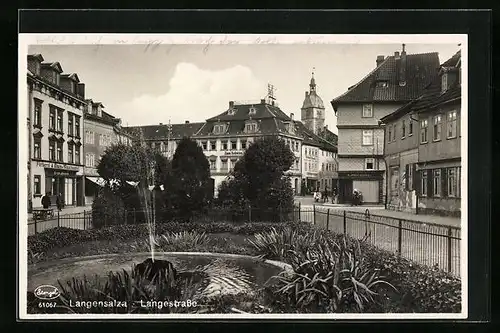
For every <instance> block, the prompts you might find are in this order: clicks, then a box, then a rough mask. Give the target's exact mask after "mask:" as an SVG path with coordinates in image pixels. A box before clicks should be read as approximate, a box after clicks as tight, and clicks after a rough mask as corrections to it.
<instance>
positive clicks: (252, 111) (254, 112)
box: [248, 106, 257, 115]
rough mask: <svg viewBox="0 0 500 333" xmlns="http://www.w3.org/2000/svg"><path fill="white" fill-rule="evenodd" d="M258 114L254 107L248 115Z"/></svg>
mask: <svg viewBox="0 0 500 333" xmlns="http://www.w3.org/2000/svg"><path fill="white" fill-rule="evenodd" d="M256 113H257V109H256V108H254V107H253V106H252V107H251V108H250V109H249V110H248V114H249V115H253V114H256Z"/></svg>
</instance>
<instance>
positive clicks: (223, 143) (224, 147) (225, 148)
mask: <svg viewBox="0 0 500 333" xmlns="http://www.w3.org/2000/svg"><path fill="white" fill-rule="evenodd" d="M222 150H227V141H222Z"/></svg>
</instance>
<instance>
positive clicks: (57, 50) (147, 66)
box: [28, 43, 459, 133]
mask: <svg viewBox="0 0 500 333" xmlns="http://www.w3.org/2000/svg"><path fill="white" fill-rule="evenodd" d="M458 50H459V46H458V45H457V44H455V43H453V44H451V43H450V44H427V45H426V44H406V52H407V53H408V54H414V53H424V52H439V60H440V62H441V63H442V62H444V61H446V60H447V59H448V58H450V57H451V56H452V55H453V54H455V53H456V52H457V51H458ZM395 51H401V45H400V44H312V45H308V44H302V45H297V44H296V45H293V44H291V45H279V44H272V45H255V44H253V45H248V44H246V45H245V44H244V45H241V44H240V45H210V46H209V47H207V46H204V45H181V44H175V45H173V44H171V45H155V46H154V47H152V46H149V47H148V46H147V45H30V46H29V48H28V52H29V53H30V54H32V53H40V54H42V56H43V57H44V59H45V61H47V62H53V61H58V62H59V63H60V64H61V66H62V68H63V72H64V73H77V74H78V76H79V78H80V81H81V82H83V83H85V95H86V98H91V99H92V100H94V101H99V102H102V103H103V105H104V106H105V109H104V110H105V111H106V112H108V113H110V114H112V115H113V116H115V117H119V118H121V119H122V124H123V125H124V126H138V125H154V124H159V123H163V124H167V123H168V122H169V121H170V122H171V123H183V122H185V121H186V120H188V121H190V122H203V121H204V120H205V119H208V118H210V117H213V116H215V115H217V114H220V113H222V112H224V111H226V110H227V108H228V103H229V101H252V102H253V101H259V100H260V99H262V98H264V97H265V96H266V94H267V85H268V84H272V85H273V86H274V87H275V97H276V102H277V103H278V105H279V107H280V108H281V109H282V110H283V111H284V112H285V113H286V114H290V113H294V115H295V119H300V108H301V106H302V103H303V101H304V94H305V91H307V90H309V82H310V79H311V73H312V71H313V70H314V77H315V80H316V84H317V93H318V95H319V96H320V97H321V98H322V99H323V102H324V105H325V109H326V124H327V125H328V128H329V129H331V130H332V131H333V132H335V133H337V129H336V119H335V115H334V112H333V109H332V107H331V105H330V101H331V100H332V99H333V98H335V97H337V96H339V95H341V94H343V93H344V92H345V91H346V90H347V88H348V87H350V86H352V85H354V84H356V83H357V82H358V81H360V80H361V79H362V78H363V77H364V76H365V75H367V74H368V73H369V72H370V71H371V70H373V69H374V68H375V65H376V58H377V56H378V55H384V56H389V55H393V54H394V52H395Z"/></svg>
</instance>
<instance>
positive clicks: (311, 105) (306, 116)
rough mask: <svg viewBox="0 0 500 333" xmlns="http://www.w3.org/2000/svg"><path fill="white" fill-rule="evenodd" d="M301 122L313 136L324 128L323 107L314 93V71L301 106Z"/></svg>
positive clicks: (321, 101)
mask: <svg viewBox="0 0 500 333" xmlns="http://www.w3.org/2000/svg"><path fill="white" fill-rule="evenodd" d="M301 120H302V122H303V123H304V125H305V126H306V127H307V128H308V129H309V130H311V131H312V132H314V134H318V133H319V132H320V131H322V130H323V127H324V126H325V106H324V105H323V100H321V98H320V97H319V96H318V95H317V93H316V80H314V70H313V72H312V77H311V82H310V84H309V91H306V96H305V98H304V103H303V104H302V108H301Z"/></svg>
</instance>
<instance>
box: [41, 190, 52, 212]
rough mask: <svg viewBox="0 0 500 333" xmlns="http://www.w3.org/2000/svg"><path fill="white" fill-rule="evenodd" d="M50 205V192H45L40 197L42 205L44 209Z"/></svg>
mask: <svg viewBox="0 0 500 333" xmlns="http://www.w3.org/2000/svg"><path fill="white" fill-rule="evenodd" d="M50 205H51V202H50V192H47V193H46V194H45V195H44V196H43V197H42V206H43V208H44V209H47V208H49V207H50Z"/></svg>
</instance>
